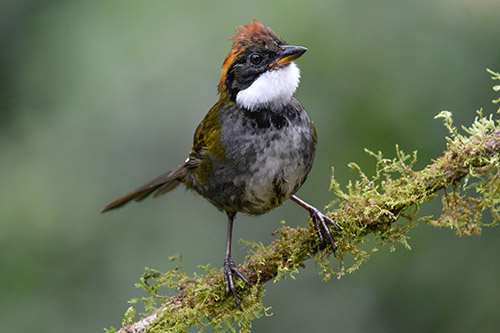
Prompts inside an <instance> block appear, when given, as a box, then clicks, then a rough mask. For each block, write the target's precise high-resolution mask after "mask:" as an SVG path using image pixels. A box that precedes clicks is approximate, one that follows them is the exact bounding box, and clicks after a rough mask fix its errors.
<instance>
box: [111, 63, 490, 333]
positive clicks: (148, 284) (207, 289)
mask: <svg viewBox="0 0 500 333" xmlns="http://www.w3.org/2000/svg"><path fill="white" fill-rule="evenodd" d="M489 73H490V74H492V75H493V79H495V80H500V74H498V73H495V72H492V71H489ZM494 89H495V91H500V86H495V87H494ZM493 102H494V103H500V99H497V100H494V101H493ZM499 112H500V109H499ZM436 118H439V119H443V121H444V124H445V126H446V127H447V129H448V130H449V132H450V135H449V137H447V138H446V141H447V149H446V150H445V152H444V153H443V155H442V156H441V157H439V158H438V159H436V160H435V161H433V162H432V163H431V164H429V165H428V166H427V167H426V168H424V169H423V170H420V171H416V170H414V169H413V167H414V165H415V162H416V159H417V153H416V152H413V153H411V154H406V153H405V152H403V151H402V150H400V149H399V147H398V146H396V150H395V157H394V158H385V157H384V156H383V154H382V153H381V152H377V153H375V152H371V151H368V150H367V151H366V152H367V153H368V154H369V155H370V156H372V157H373V158H374V161H375V163H374V164H375V172H373V174H374V175H373V176H371V177H369V176H367V174H366V173H365V172H364V171H362V170H361V168H360V167H359V166H358V165H357V164H355V163H351V164H349V166H350V167H351V168H352V169H354V170H356V171H357V172H358V175H359V176H358V178H357V179H356V180H354V181H350V182H349V183H348V184H347V186H345V188H343V187H342V185H341V184H339V183H338V182H337V181H336V180H335V178H334V176H333V172H332V178H331V186H330V188H331V191H332V193H333V194H334V196H335V197H334V199H333V201H332V203H331V204H330V205H329V206H328V208H327V209H328V213H327V214H328V215H329V216H330V217H332V218H333V219H335V221H336V223H337V224H338V225H339V227H340V230H339V231H333V230H332V234H333V235H334V238H335V240H336V243H337V247H338V249H337V252H336V254H335V256H336V259H337V260H331V254H332V253H331V250H330V247H323V246H321V244H319V242H318V239H317V235H316V233H315V231H314V228H312V227H310V228H291V227H288V226H286V225H284V223H283V226H282V227H281V228H280V229H279V230H277V231H276V232H275V233H274V236H275V240H274V241H273V242H272V243H271V244H270V245H268V246H265V245H263V244H262V243H254V242H247V241H243V243H245V244H246V245H247V246H249V247H250V251H249V255H248V256H247V258H246V262H245V264H244V265H241V266H240V270H241V271H242V273H243V274H245V276H247V277H248V279H249V280H250V282H251V284H252V286H251V287H247V286H246V285H244V283H243V282H242V281H240V280H238V281H237V282H236V283H237V290H238V291H237V293H238V297H239V298H240V300H241V301H242V307H243V310H240V309H238V308H237V307H236V306H235V305H234V300H233V299H232V297H230V296H229V297H228V296H226V295H225V291H224V278H223V274H222V272H221V271H220V270H218V269H214V268H212V267H211V266H210V265H207V266H200V267H199V269H200V273H196V274H194V276H188V275H187V274H185V273H183V272H182V258H180V257H178V258H172V260H174V261H177V262H178V267H177V268H175V269H173V270H171V271H169V272H166V273H161V272H159V271H157V270H154V269H146V272H145V273H144V275H143V276H142V277H141V279H140V283H138V284H137V286H138V287H140V288H142V289H144V291H145V292H146V294H147V296H144V297H142V298H137V299H133V300H132V301H131V303H133V304H135V303H142V304H143V305H144V308H145V313H143V314H142V317H143V319H141V320H140V321H137V322H135V323H134V320H136V319H135V310H134V309H133V308H132V307H131V308H129V309H128V310H127V312H126V314H125V318H124V320H123V326H124V327H128V328H130V330H131V331H134V332H186V331H187V330H188V329H190V328H192V327H196V328H198V329H199V330H200V331H204V330H206V329H208V328H212V329H213V330H214V331H216V332H225V331H229V332H237V331H239V332H249V331H250V329H251V327H252V326H251V323H252V321H253V320H254V319H256V318H259V317H262V316H268V315H270V308H269V307H265V306H264V305H263V303H262V297H263V295H264V286H265V283H266V282H268V281H271V280H272V281H273V282H278V281H280V280H281V279H284V278H287V277H289V278H292V279H293V278H294V276H295V274H298V273H299V271H300V268H302V267H304V261H305V260H307V259H308V258H312V259H313V260H314V263H315V265H316V266H317V267H318V270H319V273H320V274H322V276H323V280H329V279H330V278H332V277H333V276H336V277H337V278H340V277H342V276H343V275H345V273H346V272H347V273H352V272H354V271H356V270H357V269H359V267H360V266H361V264H362V263H363V262H365V261H366V260H368V259H369V258H370V256H371V255H372V254H373V253H375V252H376V251H377V250H378V248H379V247H386V246H388V247H389V248H390V249H391V251H393V250H394V249H395V248H396V245H397V244H398V243H399V244H401V245H402V246H403V247H405V248H407V249H410V245H409V242H408V236H407V235H408V232H409V230H411V229H412V228H414V227H415V226H416V225H418V223H419V222H420V221H424V222H426V223H429V224H431V225H433V226H436V227H439V228H449V229H453V230H455V231H456V233H457V234H458V235H459V236H469V235H473V234H480V233H481V230H482V228H483V227H485V226H494V225H497V224H498V222H499V221H500V156H499V151H500V122H499V121H498V120H495V119H494V118H493V116H492V115H490V116H488V117H486V116H484V115H483V112H482V110H479V111H478V116H477V118H476V119H475V121H474V123H473V124H472V126H470V127H469V128H463V129H462V131H459V130H458V129H457V128H456V127H455V126H454V125H453V120H452V114H451V113H450V112H448V111H443V112H441V113H440V114H439V115H438V116H437V117H436ZM438 196H441V202H442V207H443V212H442V214H441V216H439V217H437V218H434V217H418V212H419V209H420V206H421V205H422V204H423V203H424V202H426V201H429V200H432V199H434V198H436V197H438ZM485 216H487V218H485ZM485 220H487V222H485ZM332 263H336V265H332ZM333 266H336V267H333ZM115 331H116V330H114V329H113V328H112V329H110V330H108V332H115ZM121 332H126V331H125V330H121Z"/></svg>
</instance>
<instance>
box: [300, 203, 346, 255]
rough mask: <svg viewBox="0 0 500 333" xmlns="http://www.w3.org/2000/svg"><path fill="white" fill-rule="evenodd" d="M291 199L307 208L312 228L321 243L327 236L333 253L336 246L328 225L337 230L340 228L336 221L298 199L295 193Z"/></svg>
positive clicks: (323, 242)
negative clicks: (312, 223)
mask: <svg viewBox="0 0 500 333" xmlns="http://www.w3.org/2000/svg"><path fill="white" fill-rule="evenodd" d="M291 199H292V200H293V201H295V202H296V203H297V204H299V205H300V206H302V207H303V208H305V209H307V211H308V212H309V214H310V215H311V218H312V220H313V222H314V229H315V230H316V232H317V233H318V238H319V241H320V242H321V244H326V242H325V238H328V241H329V242H330V244H331V246H332V250H333V253H334V254H335V251H336V250H337V246H336V245H335V241H334V240H333V237H332V233H331V231H330V228H329V226H333V228H334V229H335V230H336V231H339V230H340V228H339V226H338V225H337V223H335V221H334V220H333V219H331V218H329V217H328V216H326V215H325V214H323V213H322V212H320V211H319V209H317V208H316V207H314V206H311V205H310V204H308V203H307V202H305V201H304V200H302V199H300V198H299V197H297V196H296V195H292V197H291Z"/></svg>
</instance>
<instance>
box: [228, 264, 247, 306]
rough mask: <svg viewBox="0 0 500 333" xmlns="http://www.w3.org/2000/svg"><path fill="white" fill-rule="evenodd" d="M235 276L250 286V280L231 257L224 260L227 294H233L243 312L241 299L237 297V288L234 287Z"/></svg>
mask: <svg viewBox="0 0 500 333" xmlns="http://www.w3.org/2000/svg"><path fill="white" fill-rule="evenodd" d="M234 275H236V277H239V278H240V279H242V280H243V282H245V283H246V284H247V285H250V282H249V281H248V279H247V278H246V277H245V276H244V275H243V274H241V272H240V271H239V270H238V268H237V267H236V265H235V264H234V261H233V259H231V257H226V258H225V259H224V282H225V284H226V294H229V293H230V292H231V293H232V294H233V298H234V302H235V303H236V305H237V306H238V307H239V308H240V310H243V308H242V307H241V304H240V299H239V298H238V296H237V295H236V286H235V285H234V279H233V276H234Z"/></svg>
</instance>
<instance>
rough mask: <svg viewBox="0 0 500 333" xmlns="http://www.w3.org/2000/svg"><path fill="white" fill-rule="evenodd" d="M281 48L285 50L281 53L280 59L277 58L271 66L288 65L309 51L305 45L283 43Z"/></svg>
mask: <svg viewBox="0 0 500 333" xmlns="http://www.w3.org/2000/svg"><path fill="white" fill-rule="evenodd" d="M281 49H282V50H283V52H282V53H281V54H280V55H279V57H278V59H276V61H275V62H273V63H272V64H271V65H270V66H269V67H274V66H283V65H286V64H288V63H290V62H292V61H294V60H295V59H297V58H298V57H300V56H301V55H303V54H304V53H305V52H306V51H307V49H306V48H305V47H302V46H292V45H282V46H281Z"/></svg>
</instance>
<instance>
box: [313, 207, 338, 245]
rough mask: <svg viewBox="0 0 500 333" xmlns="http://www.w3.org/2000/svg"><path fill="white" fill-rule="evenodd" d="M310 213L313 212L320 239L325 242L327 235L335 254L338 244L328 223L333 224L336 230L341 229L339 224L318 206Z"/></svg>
mask: <svg viewBox="0 0 500 333" xmlns="http://www.w3.org/2000/svg"><path fill="white" fill-rule="evenodd" d="M310 213H311V218H312V220H313V222H314V229H315V230H316V232H317V233H318V238H319V241H320V242H321V244H325V235H326V237H327V238H328V241H329V242H330V244H331V246H332V251H333V253H334V254H335V251H336V250H337V246H336V245H335V241H334V240H333V236H332V233H331V231H330V228H329V227H328V225H331V226H333V228H334V229H335V230H336V231H339V230H340V228H339V226H338V225H337V224H336V223H335V221H334V220H333V219H331V218H329V217H328V216H326V215H325V214H323V213H322V212H320V211H319V210H318V209H316V208H312V209H311V211H310Z"/></svg>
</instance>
